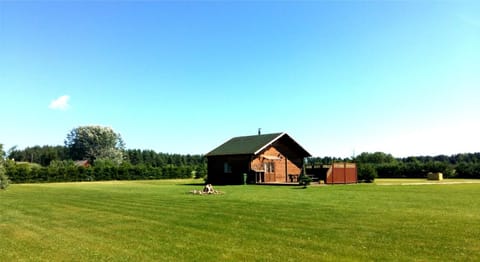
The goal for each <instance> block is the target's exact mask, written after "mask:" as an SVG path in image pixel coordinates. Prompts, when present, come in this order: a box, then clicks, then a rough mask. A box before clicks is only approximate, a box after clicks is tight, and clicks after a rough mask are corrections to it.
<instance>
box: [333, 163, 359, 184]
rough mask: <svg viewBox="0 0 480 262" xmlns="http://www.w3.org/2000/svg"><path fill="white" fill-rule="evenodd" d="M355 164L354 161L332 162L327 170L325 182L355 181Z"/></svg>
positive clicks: (347, 182) (346, 182) (342, 182)
mask: <svg viewBox="0 0 480 262" xmlns="http://www.w3.org/2000/svg"><path fill="white" fill-rule="evenodd" d="M357 182H358V179H357V166H356V165H355V164H354V163H334V164H333V165H332V166H331V167H330V169H329V170H328V172H327V178H326V181H325V183H327V184H351V183H357Z"/></svg>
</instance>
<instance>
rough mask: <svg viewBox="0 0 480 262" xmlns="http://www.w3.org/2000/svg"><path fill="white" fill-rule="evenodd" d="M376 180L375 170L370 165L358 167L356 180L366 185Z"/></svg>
mask: <svg viewBox="0 0 480 262" xmlns="http://www.w3.org/2000/svg"><path fill="white" fill-rule="evenodd" d="M375 178H377V170H376V169H375V167H374V166H373V165H371V164H359V165H358V180H359V181H363V182H366V183H372V182H373V181H374V180H375Z"/></svg>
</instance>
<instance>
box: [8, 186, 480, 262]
mask: <svg viewBox="0 0 480 262" xmlns="http://www.w3.org/2000/svg"><path fill="white" fill-rule="evenodd" d="M190 182H191V181H190ZM185 183H187V182H185V181H140V182H139V181H133V182H119V183H114V182H108V183H72V184H68V183H65V184H41V185H12V187H11V188H10V189H9V190H8V191H6V192H1V195H0V197H1V198H2V204H4V205H5V206H6V208H4V209H2V210H1V211H0V212H1V215H2V224H1V226H0V236H1V237H2V239H8V241H2V242H0V251H2V252H5V254H7V255H6V258H9V259H10V260H35V261H42V260H43V261H52V260H57V261H59V260H82V261H85V260H87V261H132V260H142V261H145V260H150V261H153V260H162V261H197V260H208V261H210V260H222V261H238V260H244V261H246V260H248V261H272V260H273V261H304V260H322V261H325V260H327V261H328V260H329V261H352V260H360V261H364V260H404V261H410V260H429V261H430V260H443V261H447V260H452V259H453V260H467V261H468V260H471V261H475V260H478V259H479V255H478V254H479V250H478V246H480V242H479V238H478V235H479V233H480V229H479V227H478V225H477V223H476V221H479V219H480V206H479V203H478V201H476V200H478V199H479V197H480V195H479V189H480V186H479V185H448V186H447V185H441V186H436V185H433V186H430V185H429V186H408V187H404V186H389V187H380V186H374V185H354V186H332V187H318V188H308V189H306V190H303V189H298V188H296V187H261V186H225V187H218V188H217V189H219V190H221V191H223V192H225V194H223V195H213V196H198V195H191V194H188V192H189V191H190V190H193V189H200V188H201V186H190V185H184V184H185Z"/></svg>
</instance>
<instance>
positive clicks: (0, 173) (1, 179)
mask: <svg viewBox="0 0 480 262" xmlns="http://www.w3.org/2000/svg"><path fill="white" fill-rule="evenodd" d="M4 157H5V151H3V144H0V189H6V188H7V187H8V184H9V179H8V176H7V175H6V174H5V173H6V171H5V167H4Z"/></svg>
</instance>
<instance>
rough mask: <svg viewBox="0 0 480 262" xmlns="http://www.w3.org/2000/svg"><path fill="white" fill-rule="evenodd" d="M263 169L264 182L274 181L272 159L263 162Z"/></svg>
mask: <svg viewBox="0 0 480 262" xmlns="http://www.w3.org/2000/svg"><path fill="white" fill-rule="evenodd" d="M263 170H265V182H275V181H276V179H275V164H274V163H273V161H268V162H264V163H263Z"/></svg>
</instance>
